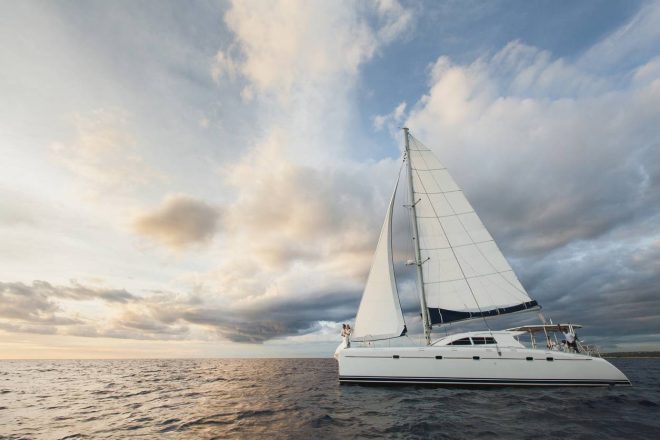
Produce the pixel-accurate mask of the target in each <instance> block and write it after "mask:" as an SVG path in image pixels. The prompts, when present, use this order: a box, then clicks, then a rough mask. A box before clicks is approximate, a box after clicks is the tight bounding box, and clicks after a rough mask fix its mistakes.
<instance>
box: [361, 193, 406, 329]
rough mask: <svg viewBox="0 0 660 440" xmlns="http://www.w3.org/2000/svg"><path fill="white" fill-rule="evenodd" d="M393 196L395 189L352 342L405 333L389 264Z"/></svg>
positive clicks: (392, 271)
mask: <svg viewBox="0 0 660 440" xmlns="http://www.w3.org/2000/svg"><path fill="white" fill-rule="evenodd" d="M397 186H398V182H397ZM395 194H396V188H395V189H394V193H393V194H392V199H391V200H390V205H389V207H388V209H387V214H386V216H385V222H384V223H383V228H382V229H381V231H380V237H379V239H378V245H377V246H376V252H375V254H374V258H373V261H372V264H371V270H370V271H369V277H368V278H367V284H366V285H365V287H364V292H363V294H362V300H361V301H360V308H359V309H358V313H357V316H356V318H355V326H354V329H353V335H352V337H351V339H352V340H356V341H360V340H372V341H373V340H378V339H387V338H393V337H397V336H401V335H403V334H404V333H405V330H404V329H405V323H404V321H403V313H402V311H401V304H400V303H399V296H398V293H397V290H396V282H395V279H394V267H393V263H392V211H393V208H394V196H395Z"/></svg>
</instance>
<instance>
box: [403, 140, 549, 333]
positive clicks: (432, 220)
mask: <svg viewBox="0 0 660 440" xmlns="http://www.w3.org/2000/svg"><path fill="white" fill-rule="evenodd" d="M408 136H410V135H408ZM409 159H410V165H411V168H412V186H413V195H414V200H415V202H414V203H415V208H416V213H417V216H416V217H417V226H418V234H419V248H420V257H421V260H420V262H419V263H420V264H421V265H422V273H423V284H424V292H425V297H426V304H427V307H428V312H429V318H430V321H431V324H441V323H448V322H453V321H460V320H464V319H471V318H477V317H488V316H496V315H500V314H505V313H512V312H516V311H521V310H526V309H531V308H535V307H537V306H538V304H537V302H536V301H533V300H532V299H531V298H530V297H529V295H528V294H527V292H526V291H525V288H524V287H523V286H522V285H521V284H520V281H518V278H517V277H516V275H515V273H514V272H513V270H512V269H511V266H510V265H509V263H508V262H507V261H506V259H505V258H504V256H503V255H502V252H501V251H500V250H499V248H498V247H497V244H495V241H494V240H493V237H491V235H490V233H489V232H488V231H487V230H486V228H485V227H484V225H483V223H482V222H481V220H480V219H479V217H478V216H477V214H476V212H475V211H474V209H473V208H472V206H471V205H470V203H469V202H468V201H467V199H466V198H465V195H464V194H463V191H462V190H461V189H460V188H459V187H458V185H457V184H456V182H455V181H454V179H453V178H452V177H451V175H450V174H449V172H448V171H447V169H446V168H445V167H444V166H443V165H442V164H441V163H440V161H439V160H438V159H437V158H436V157H435V155H434V154H433V152H432V151H431V150H429V149H428V148H427V147H425V146H424V145H423V144H421V143H420V142H419V141H417V140H416V139H415V138H413V137H412V136H410V150H409Z"/></svg>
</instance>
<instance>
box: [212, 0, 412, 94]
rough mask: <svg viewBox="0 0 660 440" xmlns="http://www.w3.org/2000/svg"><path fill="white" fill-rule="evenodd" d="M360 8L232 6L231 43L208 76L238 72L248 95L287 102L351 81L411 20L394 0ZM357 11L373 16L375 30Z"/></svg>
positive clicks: (280, 4)
mask: <svg viewBox="0 0 660 440" xmlns="http://www.w3.org/2000/svg"><path fill="white" fill-rule="evenodd" d="M365 8H366V9H367V10H366V11H360V9H361V8H359V7H356V5H354V4H351V3H348V2H346V3H345V2H323V1H276V2H274V3H273V2H271V3H264V2H259V1H252V2H250V1H247V2H245V1H234V2H232V4H231V8H230V9H229V11H228V12H227V13H226V14H225V23H226V24H227V26H228V28H229V29H230V30H231V31H232V32H233V33H234V35H235V39H234V42H233V43H232V44H231V45H230V46H229V47H228V48H227V50H220V51H218V52H217V54H216V57H215V59H214V61H213V65H212V68H211V75H212V77H213V78H214V80H216V81H217V80H219V78H220V76H221V75H223V74H226V75H227V77H228V78H229V79H233V78H234V77H235V76H236V74H237V73H240V75H241V76H242V77H243V78H244V79H245V80H246V81H247V82H248V83H249V84H250V86H251V88H250V90H252V89H254V91H255V92H257V93H266V94H272V95H274V96H276V97H278V98H279V99H280V100H282V101H286V100H288V99H289V98H290V97H291V93H292V91H293V89H297V88H299V87H301V86H305V85H308V84H309V83H312V84H316V85H318V84H326V85H327V84H329V83H333V82H335V81H337V80H338V79H339V78H342V77H344V76H346V75H348V76H354V75H355V74H356V73H357V70H358V67H359V66H360V65H361V64H362V63H364V62H365V61H367V60H369V59H370V58H372V57H373V55H374V53H375V52H376V50H377V49H378V47H379V46H381V45H383V44H387V43H389V42H391V41H392V40H394V39H395V38H396V37H397V36H399V35H401V34H402V33H403V32H404V31H405V30H406V29H407V28H408V27H409V26H410V24H411V22H412V18H413V15H412V12H411V11H409V10H408V9H405V8H403V7H402V6H401V5H400V4H399V3H398V2H397V1H394V0H387V1H380V2H377V3H373V4H365V5H364V8H362V9H365ZM369 10H370V11H369ZM360 12H371V14H373V15H375V16H376V21H377V24H376V26H372V25H371V24H370V22H369V21H368V20H367V18H366V17H367V16H368V14H360ZM250 93H252V92H250Z"/></svg>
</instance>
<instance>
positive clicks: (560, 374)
mask: <svg viewBox="0 0 660 440" xmlns="http://www.w3.org/2000/svg"><path fill="white" fill-rule="evenodd" d="M337 354H338V361H339V381H340V382H341V383H413V384H440V385H487V386H493V385H507V386H510V385H520V386H565V385H571V386H608V385H630V381H629V380H628V378H626V376H625V375H624V374H623V373H622V372H621V371H619V370H618V369H617V368H616V367H615V366H613V365H612V364H610V363H609V362H607V361H606V360H604V359H601V358H598V357H591V356H587V355H582V354H576V353H565V352H557V351H549V350H538V349H529V348H508V347H502V348H500V349H499V354H498V350H497V349H496V348H494V347H493V348H484V347H448V346H440V347H438V346H427V347H391V348H373V347H364V348H362V347H355V348H348V349H344V350H341V351H340V352H339V353H337Z"/></svg>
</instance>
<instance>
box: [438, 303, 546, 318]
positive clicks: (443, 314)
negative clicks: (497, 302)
mask: <svg viewBox="0 0 660 440" xmlns="http://www.w3.org/2000/svg"><path fill="white" fill-rule="evenodd" d="M537 308H539V304H538V303H537V302H536V300H532V301H527V302H524V303H522V304H517V305H514V306H510V307H498V308H496V309H491V310H482V311H477V312H464V311H458V310H448V309H441V308H437V307H429V316H430V318H431V324H447V323H450V322H456V321H465V320H467V319H474V318H488V317H493V316H499V315H506V314H509V313H515V312H522V311H524V310H534V309H537Z"/></svg>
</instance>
